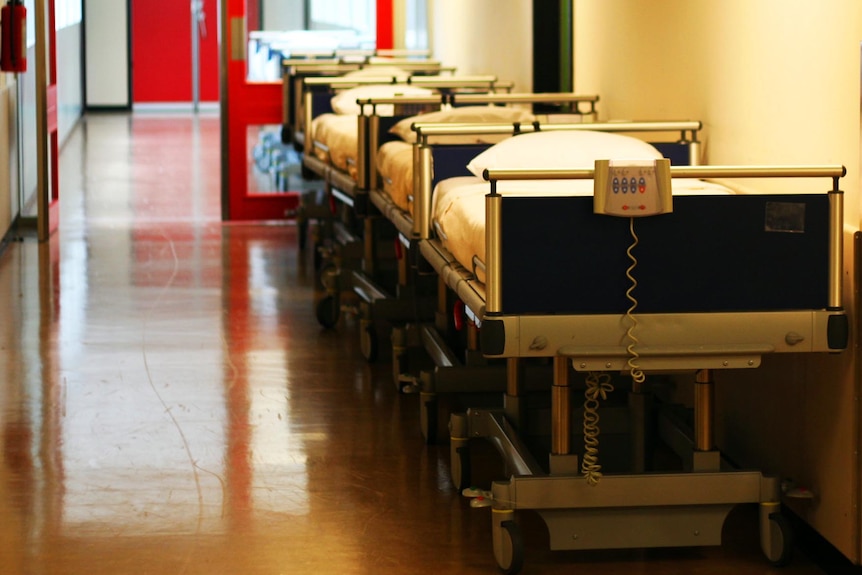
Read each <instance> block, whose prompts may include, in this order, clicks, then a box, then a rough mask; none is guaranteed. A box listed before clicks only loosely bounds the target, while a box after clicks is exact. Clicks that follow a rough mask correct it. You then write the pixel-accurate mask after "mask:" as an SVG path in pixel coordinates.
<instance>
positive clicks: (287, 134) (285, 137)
mask: <svg viewBox="0 0 862 575" xmlns="http://www.w3.org/2000/svg"><path fill="white" fill-rule="evenodd" d="M291 140H293V130H292V129H291V128H290V126H288V125H287V124H282V125H281V143H282V144H289V143H290V142H291Z"/></svg>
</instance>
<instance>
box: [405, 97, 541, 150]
mask: <svg viewBox="0 0 862 575" xmlns="http://www.w3.org/2000/svg"><path fill="white" fill-rule="evenodd" d="M535 119H536V117H535V116H534V115H533V114H532V113H531V112H530V111H529V110H525V109H523V108H507V107H503V106H463V107H460V108H449V109H446V110H439V111H437V112H428V113H427V114H418V115H416V116H410V117H409V118H404V119H403V120H401V121H400V122H398V123H397V124H395V125H394V126H392V127H391V128H390V129H389V132H390V133H392V134H395V135H396V136H398V137H399V138H401V139H402V140H404V141H405V142H409V143H411V144H412V143H413V142H415V141H416V132H414V131H413V130H412V129H411V127H412V126H413V124H414V123H418V122H429V123H441V124H460V123H464V124H476V123H485V124H491V123H499V124H509V123H514V122H520V123H522V124H527V123H532V122H534V121H535ZM472 139H473V140H474V141H477V138H472Z"/></svg>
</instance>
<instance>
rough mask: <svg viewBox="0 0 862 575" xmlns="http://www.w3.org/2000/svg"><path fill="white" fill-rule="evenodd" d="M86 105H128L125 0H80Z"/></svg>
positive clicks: (126, 15)
mask: <svg viewBox="0 0 862 575" xmlns="http://www.w3.org/2000/svg"><path fill="white" fill-rule="evenodd" d="M84 9H85V15H86V16H85V17H86V23H85V27H86V47H85V61H86V69H87V78H86V89H87V101H86V105H87V106H88V107H89V106H103V107H118V106H119V107H125V106H129V105H130V104H131V102H130V101H129V69H128V68H129V66H128V58H129V52H128V14H127V12H128V11H127V3H126V2H125V1H121V2H118V1H117V0H84Z"/></svg>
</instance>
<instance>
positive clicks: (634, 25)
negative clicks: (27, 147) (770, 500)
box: [574, 0, 862, 563]
mask: <svg viewBox="0 0 862 575" xmlns="http://www.w3.org/2000/svg"><path fill="white" fill-rule="evenodd" d="M574 1H575V36H574V37H575V76H574V77H575V87H576V90H577V91H578V92H581V93H596V94H599V95H600V96H601V101H600V103H599V110H600V114H601V117H602V118H603V119H623V118H625V119H636V120H645V119H662V120H669V119H697V120H701V121H703V123H704V125H705V137H704V141H705V143H706V145H705V155H706V161H707V162H708V163H712V164H819V163H830V164H843V165H845V166H846V167H847V169H848V172H847V177H845V178H844V179H843V182H842V188H843V189H844V191H845V192H846V194H845V195H846V218H845V224H846V231H847V241H846V244H845V245H846V248H847V250H846V256H847V257H846V258H845V259H846V263H845V273H846V275H845V277H846V278H847V280H848V281H847V282H846V284H847V285H846V286H845V305H846V306H847V307H848V308H850V311H851V314H852V316H854V317H855V316H856V314H858V305H856V303H855V302H854V301H853V294H854V292H855V285H853V278H854V268H853V251H852V234H853V232H854V231H855V230H858V229H859V223H860V201H862V194H860V181H859V180H860V158H859V155H860V42H862V3H860V2H858V0H823V1H820V2H811V1H810V0H757V1H756V2H753V1H751V0H699V1H697V2H692V1H691V0H650V1H649V2H644V1H642V0H601V1H599V0H574ZM746 185H748V186H751V187H755V188H757V189H760V190H763V191H776V190H779V189H781V190H794V191H795V190H806V189H810V187H811V185H812V184H811V182H810V181H803V180H800V181H792V182H788V181H771V182H767V181H764V180H758V181H754V182H746ZM814 185H815V186H817V188H816V189H819V190H825V189H827V188H828V186H829V183H828V182H827V181H822V182H814ZM728 273H732V270H728ZM853 329H854V331H856V330H857V329H858V326H854V328H853ZM857 345H858V339H857V338H855V337H854V338H852V341H851V349H850V350H849V351H848V352H847V353H844V354H842V355H839V356H822V357H814V358H810V357H803V356H780V357H767V358H765V360H764V365H763V367H761V368H760V369H757V370H751V371H744V372H727V373H721V374H719V376H718V377H717V382H718V389H717V400H716V401H717V411H716V413H717V419H718V433H719V435H718V440H719V442H720V447H721V448H722V449H724V450H725V451H727V452H728V453H729V454H730V455H731V456H732V457H733V458H734V459H736V460H737V461H739V462H740V463H741V464H742V465H745V466H752V467H758V468H761V469H764V470H765V471H767V472H770V473H774V474H777V475H779V476H781V477H786V478H791V479H793V480H794V481H796V482H798V483H800V484H802V485H805V486H808V487H811V488H812V489H814V491H815V493H816V498H815V499H814V501H811V502H804V503H799V504H795V505H794V509H795V510H796V511H797V512H798V513H799V514H800V515H802V516H803V517H804V518H805V519H806V520H807V521H808V522H809V523H810V524H811V525H812V526H813V527H815V528H816V529H817V530H818V531H820V533H821V534H823V535H824V536H825V537H826V538H827V539H828V540H829V541H830V542H832V543H833V544H834V545H835V546H836V547H838V549H839V550H840V551H841V552H842V553H844V554H845V555H846V556H847V557H849V558H850V559H852V560H854V561H856V562H857V563H858V562H860V556H859V555H860V554H859V545H860V538H862V535H860V527H859V525H860V520H862V518H860V512H859V509H858V505H857V504H858V499H859V491H860V485H859V477H858V475H859V474H858V470H859V460H858V456H857V455H856V453H857V452H858V449H859V431H858V427H859V419H860V418H859V415H860V413H859V406H858V402H857V401H856V396H857V394H858V386H859V382H858V372H859V359H858V349H856V346H857Z"/></svg>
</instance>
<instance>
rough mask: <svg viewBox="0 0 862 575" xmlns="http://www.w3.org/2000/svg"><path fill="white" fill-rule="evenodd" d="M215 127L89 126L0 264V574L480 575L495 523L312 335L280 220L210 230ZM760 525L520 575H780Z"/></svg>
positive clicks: (808, 566) (539, 560)
mask: <svg viewBox="0 0 862 575" xmlns="http://www.w3.org/2000/svg"><path fill="white" fill-rule="evenodd" d="M218 140H219V125H218V119H217V118H213V117H201V118H194V117H191V116H182V115H178V116H172V117H156V116H141V115H135V116H126V115H105V116H91V117H89V118H87V119H86V120H85V121H84V122H83V123H82V125H81V126H80V128H79V129H78V130H77V131H76V132H75V134H74V135H73V137H72V139H71V140H70V142H69V143H68V145H67V146H66V147H65V149H64V151H63V157H62V166H61V173H62V178H61V189H62V203H61V212H62V220H61V227H60V229H59V231H58V232H56V233H55V234H54V236H53V238H52V239H51V241H50V242H49V243H46V244H42V245H40V244H38V243H37V242H36V241H35V240H33V239H31V238H29V237H25V238H24V239H23V241H21V242H12V243H10V244H9V245H8V246H7V248H6V249H5V250H4V251H3V252H2V254H0V429H2V435H0V448H2V449H0V573H2V574H15V575H17V574H51V575H55V574H84V573H86V574H88V575H93V574H100V573H110V574H152V575H162V574H170V575H177V574H188V575H191V574H198V573H200V574H207V575H215V574H241V575H255V574H262V575H264V574H265V575H278V574H305V573H309V574H312V573H313V574H330V573H331V574H338V575H346V574H352V573H362V574H390V573H391V574H402V573H403V574H412V573H435V574H439V573H447V574H448V573H471V574H472V573H475V574H493V573H497V572H498V568H497V566H496V563H495V561H494V559H493V555H492V551H491V541H490V511H489V509H487V508H484V509H474V508H471V507H470V505H469V504H468V501H467V500H465V499H464V498H463V497H462V496H461V495H460V494H459V493H457V492H456V491H455V490H454V489H453V487H452V485H451V484H450V482H449V479H448V449H447V448H446V447H426V446H425V445H424V443H423V441H422V440H421V438H420V435H419V427H418V423H417V420H418V413H419V412H418V407H417V403H418V398H417V397H416V396H413V395H399V394H398V393H397V391H396V389H395V386H394V385H393V384H392V378H391V375H390V367H389V366H388V365H386V364H385V363H382V364H379V365H377V364H376V365H368V364H367V363H366V362H365V361H364V360H363V358H362V356H361V354H360V352H359V349H358V347H359V345H358V337H357V335H356V325H355V322H354V321H352V320H351V319H350V318H349V317H347V318H346V319H344V320H343V321H342V322H341V323H340V324H339V325H338V326H337V329H335V330H330V331H328V330H323V329H321V328H320V327H319V325H318V324H317V322H316V319H315V316H314V313H313V296H314V289H313V285H314V282H313V277H314V274H313V269H312V264H311V258H310V254H300V253H299V250H298V249H297V236H296V228H295V227H293V226H291V225H259V224H222V223H221V222H220V221H219V218H220V216H219V214H220V209H219V193H220V192H219V157H218V154H219V146H218ZM755 511H756V510H754V509H750V508H745V507H742V508H739V509H738V510H737V511H735V512H734V513H733V514H732V515H731V517H730V519H729V520H728V522H727V524H726V529H725V536H724V539H725V543H724V545H723V546H722V547H720V548H687V549H665V550H652V551H644V550H623V551H613V552H552V551H549V550H548V545H547V533H546V532H545V531H544V528H543V527H542V524H541V523H540V522H538V521H537V520H536V518H535V517H533V516H531V515H530V514H529V513H524V514H523V515H522V517H521V521H522V524H523V525H524V530H525V538H526V545H527V553H526V564H525V567H524V570H523V573H525V574H552V573H603V574H612V573H641V574H653V573H655V574H659V573H661V574H664V573H679V574H705V573H730V572H732V573H736V574H738V575H743V574H753V573H758V574H760V573H784V574H788V575H789V574H811V573H821V572H823V571H821V570H820V569H819V568H818V567H816V566H815V564H814V563H813V562H812V560H811V558H810V557H808V556H807V555H806V554H805V553H802V552H799V551H797V552H796V553H795V555H794V558H793V560H792V562H791V563H790V565H789V566H787V567H785V568H783V569H776V568H772V567H771V566H770V565H769V564H768V563H767V562H766V560H765V559H764V558H763V557H762V555H761V554H760V551H759V543H758V536H757V526H756V519H755V514H754V513H755Z"/></svg>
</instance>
